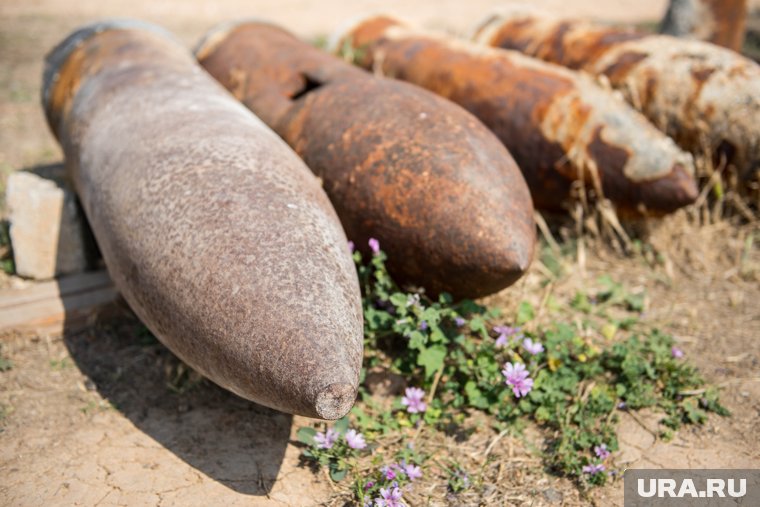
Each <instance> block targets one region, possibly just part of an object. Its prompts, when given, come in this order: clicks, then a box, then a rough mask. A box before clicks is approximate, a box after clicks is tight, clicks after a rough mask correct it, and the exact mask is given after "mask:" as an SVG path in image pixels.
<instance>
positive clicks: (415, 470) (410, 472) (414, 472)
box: [401, 460, 422, 481]
mask: <svg viewBox="0 0 760 507" xmlns="http://www.w3.org/2000/svg"><path fill="white" fill-rule="evenodd" d="M401 470H403V471H404V473H405V474H406V477H407V478H408V479H409V480H410V481H415V480H417V479H419V478H420V477H422V470H420V467H418V466H417V465H414V464H412V463H407V462H406V460H403V461H402V462H401Z"/></svg>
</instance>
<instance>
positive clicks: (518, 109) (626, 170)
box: [336, 17, 697, 213]
mask: <svg viewBox="0 0 760 507" xmlns="http://www.w3.org/2000/svg"><path fill="white" fill-rule="evenodd" d="M337 41H338V42H337V43H336V46H337V47H339V48H344V49H345V48H346V47H347V46H346V44H350V45H351V46H352V47H353V49H352V51H354V52H355V53H357V54H359V55H360V56H361V58H360V59H359V61H358V63H359V64H360V65H362V66H363V67H365V68H368V69H374V70H375V71H376V72H381V73H382V74H384V75H387V76H389V77H394V78H397V79H401V80H404V81H408V82H411V83H414V84H417V85H419V86H422V87H423V88H427V89H428V90H431V91H433V92H435V93H437V94H439V95H441V96H443V97H446V98H447V99H450V100H452V101H454V102H456V103H457V104H459V105H461V106H462V107H464V108H465V109H467V110H468V111H470V112H471V113H473V114H474V115H475V116H477V117H478V118H479V119H480V120H481V121H482V122H483V123H484V124H485V125H486V126H488V127H489V128H490V129H491V130H492V131H493V132H494V133H496V135H497V136H498V137H499V139H501V141H502V142H503V143H504V144H505V146H506V147H507V148H508V149H509V151H510V152H511V153H512V154H513V155H514V157H515V159H516V161H517V164H518V165H519V166H520V168H521V169H522V171H523V175H524V176H525V179H526V180H527V182H528V185H529V187H530V189H531V193H532V195H533V201H534V203H535V204H536V206H537V207H541V208H546V209H556V208H558V206H559V205H560V204H561V202H562V200H563V199H565V198H566V197H568V196H569V194H570V188H571V184H572V182H573V181H575V180H577V179H584V180H586V182H587V183H588V184H589V185H594V186H597V187H598V188H600V189H601V191H602V192H601V193H603V194H604V195H605V196H606V197H608V198H609V199H610V200H611V201H613V202H614V203H615V204H616V205H617V206H618V208H622V209H626V210H640V209H642V208H645V209H646V210H647V211H648V212H650V213H663V212H668V211H672V210H674V209H676V208H679V207H681V206H684V205H686V204H689V203H691V202H693V201H694V199H695V198H696V196H697V188H696V182H695V180H694V178H693V163H692V159H691V156H690V155H688V154H686V153H683V152H682V151H681V150H680V149H679V148H678V147H677V146H676V145H675V144H674V143H673V141H672V140H670V139H669V138H668V137H667V136H665V135H664V134H662V133H661V132H659V131H658V130H657V129H655V128H654V127H653V126H652V125H651V124H650V123H649V122H648V121H647V120H646V119H645V118H644V117H643V116H641V115H640V114H639V113H637V112H636V111H634V110H633V109H632V108H631V107H630V106H628V104H626V103H625V102H623V101H622V100H620V99H618V98H617V97H615V96H613V94H612V93H610V92H608V91H606V90H604V89H602V88H601V87H599V86H597V85H596V84H595V83H594V82H593V81H592V80H591V79H590V78H588V77H586V76H582V75H579V74H578V73H575V72H572V71H570V70H568V69H565V68H563V67H560V66H557V65H551V64H548V63H544V62H541V61H538V60H535V59H533V58H528V57H526V56H524V55H522V54H520V53H517V52H515V51H505V50H497V49H491V48H485V47H482V46H478V45H475V44H472V43H468V42H466V41H459V40H455V39H452V38H450V37H445V36H438V35H434V34H430V33H426V32H423V31H420V30H417V29H414V28H411V27H409V26H407V25H405V24H404V23H402V22H400V21H397V20H394V19H391V18H388V17H372V18H369V19H366V20H364V21H362V22H360V23H357V24H356V25H354V26H353V27H352V28H351V29H349V30H348V31H347V32H345V33H344V34H343V35H342V36H339V37H338V38H337Z"/></svg>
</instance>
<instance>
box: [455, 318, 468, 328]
mask: <svg viewBox="0 0 760 507" xmlns="http://www.w3.org/2000/svg"><path fill="white" fill-rule="evenodd" d="M454 324H456V325H457V327H462V326H464V325H465V324H467V321H466V320H464V319H463V318H462V317H457V318H455V319H454Z"/></svg>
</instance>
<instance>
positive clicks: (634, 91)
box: [475, 9, 760, 180]
mask: <svg viewBox="0 0 760 507" xmlns="http://www.w3.org/2000/svg"><path fill="white" fill-rule="evenodd" d="M475 37H476V39H477V40H478V41H480V42H482V43H485V44H487V45H490V46H496V47H501V48H507V49H517V50H520V51H522V52H524V53H526V54H528V55H531V56H536V57H538V58H541V59H543V60H547V61H550V62H553V63H559V64H561V65H565V66H567V67H570V68H572V69H582V70H584V71H587V72H589V73H591V74H596V75H604V76H606V78H607V79H608V80H609V82H610V83H611V84H612V86H613V87H615V88H617V89H619V90H622V91H623V94H624V96H625V97H626V99H627V100H628V101H629V102H630V103H631V104H633V105H634V106H635V107H636V108H638V109H640V110H641V111H642V112H643V113H644V115H645V116H646V117H647V118H649V119H650V120H651V121H652V122H653V123H654V124H655V125H657V126H658V127H659V128H660V129H661V130H663V131H664V132H666V133H667V134H669V135H670V136H672V137H673V138H674V139H675V140H676V142H677V143H678V144H680V145H681V146H682V147H683V148H685V149H687V150H689V151H691V152H692V153H698V154H703V153H705V152H706V151H709V152H712V153H713V154H714V155H715V158H716V159H717V160H720V159H721V158H723V157H725V159H726V160H727V161H728V162H730V163H732V164H733V165H734V166H735V167H736V169H737V170H738V172H739V174H740V176H741V177H742V178H743V179H745V180H748V179H751V178H752V177H753V176H755V174H756V172H757V171H758V169H760V128H758V125H760V66H758V65H757V64H756V63H755V62H753V61H751V60H749V59H747V58H744V57H742V56H740V55H738V54H736V53H735V52H733V51H729V50H727V49H723V48H720V47H718V46H715V45H713V44H709V43H705V42H699V41H693V40H685V39H679V38H676V37H669V36H667V35H651V34H644V33H640V32H635V31H630V30H623V29H618V28H610V27H603V26H597V25H593V24H590V23H587V22H583V21H569V20H559V19H554V18H551V17H549V16H546V15H543V14H538V13H536V12H529V11H525V10H524V9H513V10H509V11H508V10H504V11H502V12H501V13H500V14H497V15H494V16H491V17H490V18H489V20H488V21H486V22H485V23H484V24H483V26H481V27H480V29H479V30H478V33H477V34H476V36H475Z"/></svg>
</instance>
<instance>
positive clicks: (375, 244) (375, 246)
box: [368, 238, 380, 255]
mask: <svg viewBox="0 0 760 507" xmlns="http://www.w3.org/2000/svg"><path fill="white" fill-rule="evenodd" d="M368 243H369V247H370V249H371V250H372V253H373V254H375V255H377V254H379V253H380V242H379V241H378V240H376V239H375V238H369V241H368Z"/></svg>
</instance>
